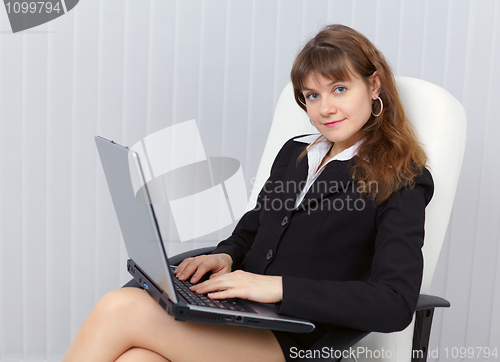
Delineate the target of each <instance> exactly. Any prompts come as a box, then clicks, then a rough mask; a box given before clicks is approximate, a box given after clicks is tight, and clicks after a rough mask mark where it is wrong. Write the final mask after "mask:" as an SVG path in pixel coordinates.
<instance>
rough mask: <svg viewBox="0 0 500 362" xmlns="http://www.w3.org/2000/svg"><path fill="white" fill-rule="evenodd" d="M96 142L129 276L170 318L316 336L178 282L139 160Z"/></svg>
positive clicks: (263, 308) (249, 304)
mask: <svg viewBox="0 0 500 362" xmlns="http://www.w3.org/2000/svg"><path fill="white" fill-rule="evenodd" d="M95 142H96V145H97V149H98V152H99V156H100V159H101V163H102V166H103V169H104V174H105V176H106V181H107V184H108V187H109V191H110V193H111V198H112V200H113V205H114V208H115V212H116V215H117V217H118V222H119V224H120V229H121V232H122V236H123V239H124V241H125V246H126V249H127V253H128V256H129V258H130V259H129V260H128V261H127V270H128V272H129V273H130V274H131V275H132V276H133V277H134V279H135V280H136V281H137V282H138V283H139V285H140V286H141V287H142V288H143V289H145V290H146V291H147V292H148V293H149V294H150V295H151V297H153V298H154V299H155V300H156V301H157V302H158V303H159V304H160V306H161V307H162V308H163V309H165V310H166V312H167V313H169V314H170V315H172V316H174V317H175V319H177V320H180V321H195V322H204V323H212V324H231V325H236V326H241V327H256V328H267V329H274V330H282V331H288V332H298V333H308V332H311V331H312V330H314V328H315V326H314V324H313V323H311V322H309V321H306V320H301V319H297V318H291V317H287V316H282V315H279V314H277V313H276V312H275V311H274V305H273V304H265V303H257V302H253V301H248V300H243V299H237V298H236V299H227V300H218V301H215V300H211V299H210V298H208V297H207V296H206V295H201V296H200V295H198V294H197V293H195V292H191V291H190V290H189V286H190V284H189V282H187V281H186V282H182V281H179V280H178V279H177V278H176V277H175V276H174V275H173V270H175V268H174V267H173V266H170V265H169V262H168V257H167V254H166V251H165V248H164V245H163V240H162V236H161V232H160V228H159V225H158V222H157V219H156V216H155V211H154V208H153V205H152V204H151V202H150V200H151V199H150V196H149V191H148V188H147V185H146V184H145V182H144V174H143V172H142V169H141V164H140V161H139V155H138V154H137V153H136V152H134V151H132V150H130V149H128V148H127V147H124V146H121V145H119V144H117V143H115V142H113V141H109V140H107V139H105V138H102V137H100V136H96V137H95ZM132 177H134V178H135V180H132ZM134 182H135V183H137V182H139V183H140V184H142V185H145V186H144V187H143V188H142V189H141V191H142V195H140V198H141V199H142V200H143V201H145V202H141V201H138V200H137V198H136V194H135V192H134V187H133V183H134ZM200 299H201V300H200Z"/></svg>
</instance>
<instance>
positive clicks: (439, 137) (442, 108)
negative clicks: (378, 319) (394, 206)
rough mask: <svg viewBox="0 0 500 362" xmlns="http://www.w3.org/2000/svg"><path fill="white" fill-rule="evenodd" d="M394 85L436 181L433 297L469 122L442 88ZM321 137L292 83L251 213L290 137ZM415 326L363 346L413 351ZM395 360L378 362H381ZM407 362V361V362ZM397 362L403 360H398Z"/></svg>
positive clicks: (430, 221)
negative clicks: (273, 164)
mask: <svg viewBox="0 0 500 362" xmlns="http://www.w3.org/2000/svg"><path fill="white" fill-rule="evenodd" d="M396 83H397V86H398V90H399V93H400V97H401V100H402V102H403V106H404V108H405V111H406V114H407V116H408V119H409V120H410V122H411V123H412V124H413V127H414V129H415V131H416V134H417V137H418V139H419V140H420V142H421V143H422V144H423V146H424V148H425V151H426V152H427V156H428V158H429V161H428V163H427V165H428V167H429V169H430V171H431V174H432V176H433V179H434V186H435V189H434V196H433V198H432V200H431V202H430V203H429V205H428V206H427V208H426V222H425V229H426V234H425V240H424V248H423V254H424V260H425V267H424V277H423V282H422V287H421V293H422V294H427V293H428V292H429V288H430V284H431V281H432V276H433V275H434V270H435V268H436V263H437V260H438V257H439V253H440V251H441V247H442V245H443V241H444V237H445V234H446V229H447V226H448V221H449V218H450V214H451V209H452V206H453V199H454V197H455V191H456V188H457V183H458V177H459V174H460V168H461V165H462V159H463V154H464V150H465V134H466V116H465V111H464V109H463V107H462V105H461V104H460V103H459V102H458V101H457V100H456V99H455V98H454V97H453V96H452V95H451V94H450V93H448V92H447V91H445V90H444V89H442V88H441V87H439V86H437V85H434V84H432V83H429V82H425V81H422V80H419V79H414V78H407V77H396ZM305 133H317V130H316V129H315V128H314V127H313V126H312V125H311V124H310V122H309V118H308V116H307V114H306V113H305V112H304V111H303V110H302V109H301V108H300V107H299V106H298V105H297V104H296V103H295V99H294V96H293V87H292V84H291V83H289V84H288V85H287V86H286V87H285V88H284V90H283V91H282V93H281V96H280V98H279V100H278V104H277V106H276V110H275V113H274V119H273V123H272V126H271V130H270V132H269V137H268V139H267V143H266V146H265V148H264V154H263V156H262V159H261V162H260V165H259V169H258V171H257V176H256V179H255V182H254V186H253V189H252V193H251V195H250V201H249V204H248V209H251V208H253V207H254V206H255V202H256V199H257V195H258V193H259V191H260V189H261V188H262V186H263V184H264V182H265V181H266V179H267V177H268V176H269V172H270V169H271V165H272V162H273V160H274V158H275V157H276V155H277V153H278V151H279V150H280V148H281V146H282V145H283V144H284V143H285V142H286V141H287V140H288V139H290V138H291V137H294V136H296V135H300V134H305ZM412 334H413V323H412V324H411V325H410V326H409V327H408V328H407V329H406V330H405V331H403V332H398V333H390V334H379V333H371V334H370V335H369V336H368V337H366V338H365V339H364V340H363V341H361V342H360V343H358V345H360V346H367V348H371V350H380V349H381V348H385V350H388V349H391V350H395V349H396V350H402V349H405V350H407V351H409V350H411V338H412ZM393 360H395V359H394V358H387V359H381V358H379V359H377V361H379V362H383V361H393ZM408 360H409V359H408ZM397 361H398V362H400V361H403V359H401V358H398V359H397Z"/></svg>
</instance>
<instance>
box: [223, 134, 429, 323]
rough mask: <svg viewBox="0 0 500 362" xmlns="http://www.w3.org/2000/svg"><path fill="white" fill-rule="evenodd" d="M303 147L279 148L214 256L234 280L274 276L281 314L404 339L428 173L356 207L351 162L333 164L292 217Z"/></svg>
mask: <svg viewBox="0 0 500 362" xmlns="http://www.w3.org/2000/svg"><path fill="white" fill-rule="evenodd" d="M306 146H307V145H306V144H304V143H301V142H297V141H294V140H293V139H291V140H289V141H288V142H287V143H286V144H285V145H284V146H283V148H282V149H281V151H280V152H279V154H278V156H277V157H276V160H275V161H274V164H273V167H272V169H271V175H270V177H269V179H268V181H267V182H266V184H265V186H264V188H263V189H262V191H261V193H260V194H259V197H258V201H257V206H256V207H255V209H253V210H251V211H249V212H247V213H246V214H245V215H244V216H243V217H242V218H241V220H240V221H239V223H238V225H237V226H236V228H235V230H234V232H233V234H232V235H231V236H230V237H229V238H228V239H227V240H224V241H222V242H221V243H219V245H218V246H217V248H216V250H215V251H214V253H228V254H229V255H231V257H232V258H233V263H234V264H233V270H234V269H238V268H239V269H243V270H246V271H250V272H254V273H259V274H268V275H281V276H282V277H283V300H282V302H281V303H278V304H277V306H276V308H277V312H279V313H281V314H285V315H290V316H294V317H300V318H305V319H308V320H311V321H313V322H316V323H320V324H321V325H324V324H326V325H327V326H328V325H337V326H343V327H348V328H354V329H360V330H365V331H380V332H392V331H396V330H402V329H404V328H405V327H406V326H407V325H408V324H409V323H410V322H411V319H412V315H413V312H414V310H415V307H416V304H417V300H418V295H419V290H420V284H421V280H422V270H423V258H422V252H421V248H422V245H423V239H424V217H425V213H424V209H425V206H426V205H427V204H428V203H429V201H430V199H431V197H432V193H433V182H432V177H431V175H430V173H429V171H428V170H427V169H425V170H424V172H423V174H422V175H421V176H419V177H417V178H416V180H415V181H416V185H415V187H413V188H411V189H410V188H408V189H401V190H400V191H398V192H396V193H395V194H393V195H392V196H391V197H390V199H389V200H388V201H386V202H385V203H383V204H382V205H380V206H374V204H373V203H372V201H371V200H370V199H369V198H368V197H367V196H366V195H365V196H364V197H362V198H360V196H359V191H360V189H359V187H363V185H360V184H356V183H355V182H354V181H353V179H352V176H351V174H352V173H351V161H332V162H330V163H328V164H327V166H326V167H325V169H324V170H323V172H322V173H321V175H320V176H319V177H318V179H317V180H316V181H315V184H313V186H312V187H311V189H310V190H309V192H308V193H307V194H306V196H305V198H304V200H303V202H302V203H301V205H300V206H299V208H298V209H297V210H293V208H294V203H295V200H296V197H297V194H298V193H299V192H300V189H299V187H301V186H303V185H304V184H305V180H306V178H307V172H308V164H307V156H306V157H304V158H303V159H302V160H301V162H299V163H297V157H298V156H299V154H300V153H301V152H302V151H303V150H304V148H305V147H306ZM375 186H376V185H374V184H372V185H371V187H375ZM364 187H368V185H364Z"/></svg>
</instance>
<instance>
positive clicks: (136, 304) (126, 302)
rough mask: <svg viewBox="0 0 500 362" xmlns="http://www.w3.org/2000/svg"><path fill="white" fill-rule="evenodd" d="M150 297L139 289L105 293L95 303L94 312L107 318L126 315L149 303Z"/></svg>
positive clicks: (123, 289)
mask: <svg viewBox="0 0 500 362" xmlns="http://www.w3.org/2000/svg"><path fill="white" fill-rule="evenodd" d="M151 299H152V298H151V297H150V296H149V295H148V293H147V292H145V291H144V290H142V289H139V288H121V289H117V290H113V291H111V292H108V293H106V294H105V295H104V296H103V297H102V298H101V299H100V300H99V302H98V303H97V305H96V307H95V311H97V312H98V313H104V314H106V315H108V316H110V315H113V314H119V315H127V314H129V313H133V312H134V311H136V310H140V308H141V307H143V306H145V305H146V304H149V303H150V302H151Z"/></svg>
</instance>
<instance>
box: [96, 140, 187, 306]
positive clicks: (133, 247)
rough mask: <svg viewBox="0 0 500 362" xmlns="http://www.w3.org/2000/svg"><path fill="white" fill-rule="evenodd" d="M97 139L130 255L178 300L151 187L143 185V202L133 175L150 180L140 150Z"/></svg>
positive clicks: (150, 276) (140, 180) (175, 300)
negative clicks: (150, 192) (153, 204)
mask: <svg viewBox="0 0 500 362" xmlns="http://www.w3.org/2000/svg"><path fill="white" fill-rule="evenodd" d="M95 142H96V145H97V149H98V151H99V156H100V158H101V163H102V167H103V169H104V174H105V176H106V181H107V183H108V188H109V192H110V194H111V199H112V200H113V206H114V208H115V212H116V215H117V217H118V222H119V224H120V229H121V232H122V236H123V240H124V241H125V246H126V248H127V253H128V255H129V257H130V258H132V259H133V260H134V262H135V263H136V264H137V265H138V266H139V267H140V268H141V269H142V271H143V272H144V273H146V274H147V276H148V277H149V278H150V279H151V280H152V281H153V282H154V283H155V284H156V285H157V287H159V288H160V289H161V290H163V291H164V292H165V293H167V295H168V297H169V299H170V300H171V301H172V302H173V303H177V302H178V300H177V296H176V294H175V291H174V287H173V285H172V279H171V276H170V271H169V265H168V261H167V256H166V253H165V249H164V246H163V242H162V238H161V235H160V234H159V231H158V230H159V229H158V224H157V221H156V217H155V214H154V210H153V206H152V205H151V202H150V197H149V192H148V189H147V187H146V186H145V187H144V188H142V190H141V192H143V194H142V195H140V199H141V200H143V201H145V202H140V201H138V200H137V199H136V195H135V192H134V188H133V185H132V178H135V181H138V182H140V184H143V185H145V184H146V183H145V182H144V176H143V173H142V169H141V165H140V161H139V156H138V154H137V153H136V152H134V151H132V150H129V149H128V148H126V147H123V146H120V145H119V144H117V143H114V142H112V141H109V140H107V139H105V138H102V137H100V136H95Z"/></svg>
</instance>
